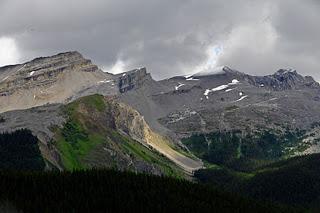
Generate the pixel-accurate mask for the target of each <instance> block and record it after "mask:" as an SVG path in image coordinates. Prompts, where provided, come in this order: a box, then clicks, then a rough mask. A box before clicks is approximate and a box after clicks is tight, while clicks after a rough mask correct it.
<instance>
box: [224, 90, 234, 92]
mask: <svg viewBox="0 0 320 213" xmlns="http://www.w3.org/2000/svg"><path fill="white" fill-rule="evenodd" d="M232 90H234V89H227V90H226V91H225V92H231V91H232Z"/></svg>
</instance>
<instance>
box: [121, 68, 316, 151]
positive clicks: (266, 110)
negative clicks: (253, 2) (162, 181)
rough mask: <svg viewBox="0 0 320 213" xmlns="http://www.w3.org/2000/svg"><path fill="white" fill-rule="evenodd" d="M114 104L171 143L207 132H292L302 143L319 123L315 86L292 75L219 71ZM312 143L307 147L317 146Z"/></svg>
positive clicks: (150, 86)
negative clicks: (131, 109)
mask: <svg viewBox="0 0 320 213" xmlns="http://www.w3.org/2000/svg"><path fill="white" fill-rule="evenodd" d="M119 98H120V99H121V100H122V101H123V102H125V103H127V104H129V105H130V106H133V107H134V108H135V109H137V110H138V111H139V112H140V113H141V114H142V115H144V116H145V119H146V121H147V122H148V124H150V125H151V127H152V128H153V129H155V130H156V131H158V132H161V133H162V134H165V135H170V137H172V138H174V139H176V140H177V141H179V140H180V139H182V138H186V137H190V136H191V135H194V134H209V133H212V132H233V131H240V132H241V133H242V134H243V136H245V135H246V134H260V133H261V132H262V131H272V132H275V134H278V135H281V134H285V133H286V132H287V131H289V132H290V131H292V132H295V131H296V130H297V129H298V130H302V131H306V132H307V134H305V135H304V136H303V137H308V132H313V131H315V129H314V128H318V127H316V126H315V124H316V123H317V122H318V121H319V120H320V114H319V112H320V102H319V100H320V86H319V84H318V83H317V82H316V81H314V79H313V78H312V77H308V76H306V77H304V76H301V75H299V74H298V73H297V72H296V71H294V70H279V71H277V72H276V73H275V74H273V75H268V76H250V75H247V74H245V73H241V72H238V71H235V70H232V69H230V68H227V67H223V68H222V69H221V70H220V71H217V70H214V72H211V73H210V72H208V71H206V72H205V74H201V73H200V74H197V75H195V76H187V77H183V76H177V77H173V78H170V79H165V80H162V81H159V82H155V81H149V82H148V83H145V84H144V85H143V86H142V87H140V88H138V89H136V90H133V91H128V92H126V93H122V94H121V95H120V96H119ZM142 103H143V104H142ZM318 138H319V137H318ZM318 138H313V139H314V140H313V142H310V143H308V145H307V146H314V145H315V146H319V145H317V141H318ZM301 143H303V141H302V140H301ZM312 144H313V145H312ZM312 150H317V149H312Z"/></svg>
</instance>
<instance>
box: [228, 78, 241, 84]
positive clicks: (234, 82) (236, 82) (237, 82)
mask: <svg viewBox="0 0 320 213" xmlns="http://www.w3.org/2000/svg"><path fill="white" fill-rule="evenodd" d="M239 83H240V81H239V80H237V79H233V80H232V82H231V83H229V85H236V84H239Z"/></svg>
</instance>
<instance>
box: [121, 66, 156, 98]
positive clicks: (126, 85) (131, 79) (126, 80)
mask: <svg viewBox="0 0 320 213" xmlns="http://www.w3.org/2000/svg"><path fill="white" fill-rule="evenodd" d="M118 76H119V78H118V86H119V91H120V92H121V93H124V92H127V91H130V90H132V89H134V88H139V87H141V86H142V85H143V84H144V82H145V81H146V80H147V79H150V78H151V76H150V74H149V73H147V69H146V68H140V69H135V70H132V71H129V72H126V73H123V74H120V75H118Z"/></svg>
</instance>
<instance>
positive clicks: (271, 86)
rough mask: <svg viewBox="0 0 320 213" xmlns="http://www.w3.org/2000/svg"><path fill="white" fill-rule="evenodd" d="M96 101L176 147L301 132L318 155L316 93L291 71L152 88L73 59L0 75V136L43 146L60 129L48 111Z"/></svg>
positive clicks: (145, 80) (151, 83)
mask: <svg viewBox="0 0 320 213" xmlns="http://www.w3.org/2000/svg"><path fill="white" fill-rule="evenodd" d="M96 93H98V94H102V95H105V96H112V97H114V98H116V99H117V100H118V101H119V102H123V103H125V104H127V105H129V106H131V107H132V108H134V109H135V110H137V111H138V112H139V113H140V114H141V115H142V116H143V119H144V120H145V121H146V122H147V124H148V125H149V126H150V128H151V129H152V130H153V131H155V132H157V133H159V134H161V135H162V136H165V137H168V138H170V139H171V141H174V142H176V143H178V144H180V142H179V141H180V140H181V139H182V138H185V137H189V136H191V135H192V134H196V133H210V132H214V131H220V132H223V131H234V130H237V131H241V132H243V133H248V132H258V131H261V130H268V131H269V130H272V131H275V132H278V134H281V133H282V132H285V131H287V130H290V131H294V130H296V129H300V130H305V132H306V135H305V137H304V140H303V141H304V142H308V144H312V145H311V146H310V147H309V148H308V149H306V150H304V152H305V153H313V152H318V150H320V149H319V145H318V143H317V141H319V138H320V135H319V132H320V131H319V120H320V113H319V112H320V85H319V83H317V82H316V81H314V79H313V78H312V77H310V76H301V75H299V74H298V73H297V72H296V71H294V70H279V71H277V72H276V73H274V74H272V75H268V76H251V75H247V74H245V73H242V72H239V71H236V70H233V69H230V68H228V67H222V68H221V69H220V70H215V71H212V72H210V71H209V72H208V71H206V72H203V73H197V74H194V75H193V76H187V77H185V76H177V77H173V78H170V79H165V80H162V81H155V80H153V79H152V77H151V75H150V74H149V73H147V70H146V69H145V68H140V69H135V70H132V71H129V72H126V73H122V74H118V75H112V74H109V73H105V72H102V70H100V69H99V68H98V67H97V66H95V65H94V64H92V63H91V61H90V60H87V59H84V58H83V57H82V56H81V54H79V53H77V52H68V53H61V54H58V55H55V56H52V57H46V58H38V59H35V60H33V61H31V62H27V63H25V64H21V65H14V66H7V67H3V68H0V112H5V113H2V114H0V121H1V117H4V120H6V121H8V122H6V123H5V124H2V125H1V124H0V131H12V130H14V129H18V128H29V129H31V130H32V131H33V132H34V133H35V134H36V135H38V136H39V137H40V138H43V140H44V141H48V140H49V139H50V137H51V135H50V134H51V132H50V128H51V127H52V126H54V125H57V126H59V125H62V124H63V123H64V122H65V120H64V118H63V117H61V116H60V115H59V113H57V112H55V107H57V106H59V105H60V104H66V103H69V102H71V101H73V100H75V99H78V98H79V97H82V96H87V95H91V94H96ZM37 106H40V107H37ZM32 107H37V108H34V109H30V108H32ZM13 110H18V111H14V112H13ZM48 138H49V139H48ZM310 141H311V142H310ZM180 145H181V146H182V147H183V145H182V144H180ZM46 151H48V152H49V151H52V150H46ZM53 151H54V150H53ZM199 165H200V164H197V166H196V167H199ZM200 166H201V165H200Z"/></svg>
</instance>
